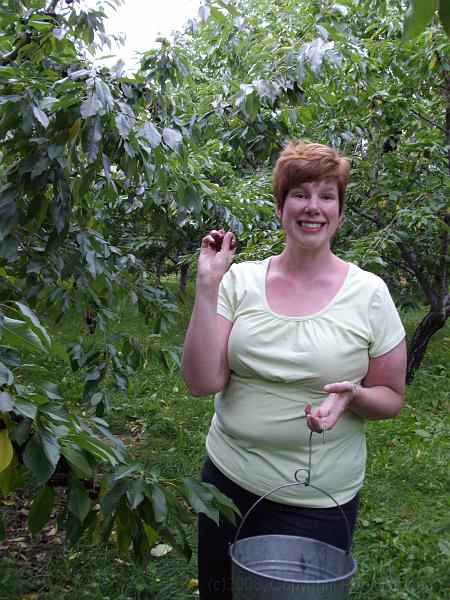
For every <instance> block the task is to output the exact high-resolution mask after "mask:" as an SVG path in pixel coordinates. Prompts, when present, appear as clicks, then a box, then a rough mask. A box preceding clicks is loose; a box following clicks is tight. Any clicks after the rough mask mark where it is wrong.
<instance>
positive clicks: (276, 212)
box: [275, 206, 283, 221]
mask: <svg viewBox="0 0 450 600" xmlns="http://www.w3.org/2000/svg"><path fill="white" fill-rule="evenodd" d="M275 214H276V215H277V218H278V219H279V220H280V221H281V217H282V216H283V210H282V209H281V208H280V207H279V206H277V207H276V209H275Z"/></svg>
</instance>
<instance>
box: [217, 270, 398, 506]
mask: <svg viewBox="0 0 450 600" xmlns="http://www.w3.org/2000/svg"><path fill="white" fill-rule="evenodd" d="M269 262H270V258H268V259H266V260H263V261H255V262H245V263H240V264H235V265H232V266H231V268H230V269H229V271H228V272H227V273H226V274H225V276H224V278H223V280H222V283H221V286H220V292H219V301H218V308H217V312H218V313H219V314H220V315H222V316H223V317H225V318H227V319H229V320H230V321H232V322H233V327H232V329H231V333H230V338H229V344H228V362H229V366H230V369H231V375H230V378H229V381H228V383H227V384H226V386H225V387H224V389H223V390H221V391H220V392H219V393H218V394H217V395H216V398H215V414H214V416H213V419H212V422H211V427H210V430H209V433H208V437H207V440H206V448H207V451H208V454H209V456H210V458H211V460H212V461H213V462H214V463H215V465H216V466H217V467H218V468H219V469H220V470H221V471H222V472H223V473H224V474H225V475H226V476H227V477H229V478H230V479H231V480H233V481H234V482H236V483H237V484H239V485H240V486H241V487H243V488H244V489H246V490H249V491H251V492H253V493H254V494H257V495H259V496H261V495H263V494H264V493H266V492H268V491H269V490H270V489H273V488H275V487H276V486H278V485H282V484H284V483H289V482H292V481H294V473H295V471H296V470H297V469H299V468H300V467H307V466H308V440H309V433H310V430H309V429H308V427H307V425H306V418H305V414H304V407H305V405H306V403H307V402H308V401H310V402H312V404H313V406H317V405H319V404H320V403H321V402H322V401H323V400H324V399H325V397H326V393H325V392H324V391H323V386H324V385H325V384H327V383H334V382H337V381H345V380H347V381H352V382H354V383H356V384H359V383H361V381H362V380H363V378H364V376H365V375H366V373H367V369H368V364H369V357H376V356H380V355H382V354H385V353H386V352H388V351H389V350H391V349H392V348H394V347H395V346H396V345H397V344H398V343H399V342H400V341H401V340H402V339H403V337H404V335H405V331H404V328H403V325H402V323H401V320H400V317H399V315H398V312H397V310H396V308H395V305H394V303H393V301H392V298H391V296H390V294H389V291H388V289H387V287H386V284H385V283H384V282H383V281H382V279H380V278H379V277H377V276H376V275H373V274H372V273H368V272H366V271H363V270H362V269H360V268H359V267H357V266H356V265H353V264H351V263H350V265H349V270H348V273H347V276H346V279H345V281H344V284H343V285H342V287H341V289H340V290H339V292H338V293H337V295H336V296H335V297H334V298H333V300H332V301H331V302H330V303H329V304H328V305H327V306H326V307H325V308H323V309H322V310H321V311H320V312H318V313H316V314H313V315H310V316H307V317H286V316H282V315H278V314H277V313H275V312H274V311H273V310H271V308H270V307H269V305H268V303H267V299H266V293H265V281H266V273H267V269H268V265H269ZM287 293H288V290H287ZM365 463H366V443H365V436H364V419H362V418H361V417H359V416H358V415H356V414H355V413H354V412H352V411H351V410H349V409H348V410H346V411H345V412H344V413H343V415H342V416H341V418H340V419H339V421H338V422H337V424H336V425H335V427H334V428H333V429H331V430H330V431H328V432H327V436H326V443H325V444H323V443H322V436H321V435H319V434H313V450H312V468H311V483H312V484H314V485H316V486H318V487H320V488H322V489H323V490H325V491H326V492H328V493H329V494H331V495H332V496H333V497H334V498H335V499H336V501H337V502H339V504H344V503H345V502H348V501H349V500H351V499H352V498H353V497H354V496H355V495H356V493H357V492H358V490H359V489H360V487H361V486H362V484H363V481H364V472H365ZM270 498H271V499H272V500H274V501H277V502H282V503H285V504H293V505H299V506H308V507H322V508H325V507H329V506H333V505H334V504H333V502H332V501H331V500H330V499H329V498H328V497H327V496H325V495H323V494H321V493H320V492H317V491H315V490H314V489H312V488H311V487H308V488H305V487H304V486H295V487H292V488H287V489H284V490H281V491H280V492H277V493H276V494H273V495H272V496H271V497H270Z"/></svg>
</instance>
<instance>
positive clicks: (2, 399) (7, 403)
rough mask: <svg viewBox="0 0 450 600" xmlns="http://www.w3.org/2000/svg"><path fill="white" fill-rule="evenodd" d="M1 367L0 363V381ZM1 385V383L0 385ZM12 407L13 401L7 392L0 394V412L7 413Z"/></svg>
mask: <svg viewBox="0 0 450 600" xmlns="http://www.w3.org/2000/svg"><path fill="white" fill-rule="evenodd" d="M1 367H2V363H0V381H1ZM0 385H3V383H0ZM13 407H14V399H13V397H12V396H11V394H9V393H8V392H0V410H2V411H3V412H9V411H10V410H12V409H13Z"/></svg>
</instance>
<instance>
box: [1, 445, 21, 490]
mask: <svg viewBox="0 0 450 600" xmlns="http://www.w3.org/2000/svg"><path fill="white" fill-rule="evenodd" d="M27 474H28V469H27V468H26V467H25V466H24V465H18V460H17V456H16V455H15V454H14V455H13V459H12V461H11V462H10V463H9V466H8V467H7V468H6V469H5V470H4V471H2V472H1V473H0V492H1V493H2V494H3V496H5V498H6V496H8V494H9V493H10V492H11V490H13V489H14V488H15V487H17V486H18V485H20V484H21V483H22V481H23V479H24V478H25V477H26V475H27Z"/></svg>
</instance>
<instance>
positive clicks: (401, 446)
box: [0, 287, 450, 600]
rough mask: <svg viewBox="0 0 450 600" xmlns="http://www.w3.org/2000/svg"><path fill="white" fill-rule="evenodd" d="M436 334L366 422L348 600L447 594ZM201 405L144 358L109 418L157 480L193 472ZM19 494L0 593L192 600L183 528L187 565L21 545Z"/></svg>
mask: <svg viewBox="0 0 450 600" xmlns="http://www.w3.org/2000/svg"><path fill="white" fill-rule="evenodd" d="M192 294H193V290H192V287H190V288H189V290H188V295H187V299H186V302H185V303H184V304H183V305H181V314H180V319H179V322H178V325H177V327H176V331H175V332H174V333H172V334H170V335H168V336H167V337H166V340H165V341H166V342H167V343H168V344H169V345H179V346H181V345H182V342H183V336H184V331H185V329H186V327H187V322H188V319H189V314H190V307H191V302H192ZM420 318H421V315H420V312H414V313H408V314H407V315H405V317H404V321H405V324H406V327H407V329H408V331H409V332H411V331H412V330H413V327H414V325H415V323H417V322H418V321H419V320H420ZM122 325H123V326H124V327H125V328H126V329H127V330H128V331H130V332H131V331H133V332H136V331H142V324H141V323H137V322H135V321H132V320H131V319H130V321H129V322H127V323H125V324H122ZM72 327H73V320H72V319H71V320H70V322H68V323H65V324H63V326H62V330H61V334H62V335H63V336H65V335H69V333H70V329H71V328H72ZM93 337H95V336H93ZM448 341H449V333H448V328H447V330H442V331H441V332H439V333H438V334H437V335H436V336H435V337H434V338H433V341H432V343H431V345H430V347H429V351H428V353H427V356H426V358H425V361H424V364H423V366H422V368H421V369H420V371H419V372H418V373H417V375H416V378H415V380H414V382H413V384H412V385H411V386H409V388H408V392H407V397H406V404H405V408H404V410H403V411H402V413H401V414H400V415H399V416H398V417H397V418H396V419H393V420H390V421H378V422H369V423H368V424H367V442H368V454H369V459H368V465H367V479H366V484H365V486H364V488H363V490H362V493H361V510H360V516H359V522H358V529H357V532H356V537H355V542H354V546H353V551H352V552H353V554H354V556H355V558H356V560H357V562H358V568H357V571H356V574H355V576H354V577H353V583H352V593H351V598H352V600H363V599H364V600H402V599H408V600H414V599H417V600H424V599H430V600H444V598H447V597H448V591H449V588H448V580H446V577H447V573H448V562H449V557H450V542H449V539H448V535H447V532H448V519H447V515H448V491H447V490H448V487H447V485H446V481H445V477H446V472H447V469H446V464H447V460H446V459H447V457H448V390H449V389H450V386H449V383H450V382H449V379H450V377H449V374H448V358H447V356H448ZM446 346H447V347H446ZM79 385H80V383H79V381H78V380H77V379H74V380H71V381H70V382H68V383H67V384H66V386H67V391H68V392H70V394H74V395H75V394H76V392H77V386H79ZM78 391H79V390H78ZM212 411H213V402H212V398H203V399H198V398H192V397H191V396H190V395H189V393H188V392H187V390H186V388H185V386H184V384H183V382H182V380H181V377H180V375H179V372H178V370H177V369H173V370H172V371H164V370H162V368H161V366H160V364H159V363H158V362H157V361H156V360H151V361H149V363H148V365H147V367H146V368H145V369H144V370H143V371H141V372H140V373H139V375H137V376H136V377H135V378H134V380H133V382H132V386H131V390H130V394H129V397H128V398H127V399H123V398H119V397H116V404H115V410H114V412H113V414H112V415H111V419H110V421H111V423H112V424H113V428H114V430H115V431H117V432H119V433H120V434H121V435H122V436H123V437H125V438H126V439H127V440H128V442H129V443H131V444H132V445H133V450H134V453H135V454H136V455H137V456H138V457H139V459H140V460H141V461H142V462H143V463H145V464H146V465H147V466H151V467H153V468H158V469H159V470H160V471H161V473H162V474H164V476H165V477H167V478H172V477H178V476H185V475H194V476H197V475H198V473H199V471H200V466H201V463H202V462H203V458H204V441H205V437H206V434H207V431H208V426H209V422H210V419H211V416H212ZM27 496H28V490H26V489H25V490H22V491H21V493H20V495H15V496H14V500H15V502H16V505H17V506H16V507H11V506H2V511H6V512H7V515H9V517H10V524H13V523H16V524H17V530H16V531H15V532H12V533H11V534H10V537H16V538H23V540H22V541H21V542H20V541H19V542H17V543H16V544H15V546H14V551H15V552H16V555H15V556H14V554H11V552H4V556H2V557H1V562H0V599H2V600H3V599H5V600H6V598H8V600H10V599H13V598H17V599H23V600H42V599H44V598H45V599H49V600H51V599H53V598H54V599H56V598H58V599H59V598H70V599H71V600H72V599H73V600H78V599H80V600H81V599H82V598H89V599H92V600H94V599H102V600H106V599H108V598H111V599H114V600H115V599H120V600H122V599H123V600H128V599H130V600H131V599H133V600H134V599H144V598H145V599H154V600H166V599H170V598H173V599H176V600H189V599H192V598H195V597H198V596H197V592H196V589H195V588H194V589H191V588H190V587H189V583H190V582H191V580H192V579H195V577H196V565H195V544H196V542H195V536H196V532H195V526H192V527H191V529H190V531H189V539H190V542H191V543H192V547H193V550H194V556H193V559H192V561H191V562H190V563H188V564H187V563H186V560H185V559H184V558H183V557H182V556H179V555H177V554H175V552H171V553H170V554H169V555H167V556H165V557H162V558H159V559H155V560H154V561H152V562H151V563H150V565H149V566H148V567H146V568H140V567H139V566H137V565H136V564H134V562H133V559H132V556H131V555H130V556H126V557H122V559H121V560H120V559H119V560H118V559H117V558H116V557H115V555H114V553H113V552H112V549H111V548H110V547H107V546H88V545H87V544H85V543H82V544H80V545H78V546H77V547H75V548H69V547H67V546H66V545H65V543H64V540H63V539H61V538H60V537H58V534H55V533H54V531H47V532H46V533H44V534H39V535H38V536H36V538H35V539H34V540H31V539H30V536H29V534H28V532H27V531H26V529H25V528H24V525H23V521H22V522H20V521H17V520H14V519H15V517H14V516H13V515H14V512H15V511H14V510H13V508H15V509H17V508H18V507H20V506H21V504H23V503H26V501H27ZM20 544H22V546H20ZM191 584H192V582H191Z"/></svg>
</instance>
